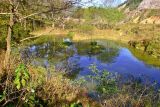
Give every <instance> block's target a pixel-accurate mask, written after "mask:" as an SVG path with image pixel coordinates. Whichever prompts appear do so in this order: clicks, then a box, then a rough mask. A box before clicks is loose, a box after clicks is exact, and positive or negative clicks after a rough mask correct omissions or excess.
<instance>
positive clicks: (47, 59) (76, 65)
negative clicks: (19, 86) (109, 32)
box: [21, 41, 160, 84]
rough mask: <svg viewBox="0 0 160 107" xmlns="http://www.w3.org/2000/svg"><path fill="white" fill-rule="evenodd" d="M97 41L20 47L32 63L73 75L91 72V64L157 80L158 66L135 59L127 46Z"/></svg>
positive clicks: (125, 74)
mask: <svg viewBox="0 0 160 107" xmlns="http://www.w3.org/2000/svg"><path fill="white" fill-rule="evenodd" d="M57 44H58V43H57ZM98 44H99V45H98V46H97V47H95V48H92V46H91V45H90V43H88V42H78V43H73V45H71V46H68V47H67V46H63V45H62V44H61V43H59V46H58V45H57V46H55V43H52V42H48V43H43V44H38V45H36V44H35V45H31V46H29V47H27V48H24V49H22V50H21V57H22V59H23V60H24V61H25V62H26V63H31V64H32V65H34V66H42V67H45V68H48V67H53V66H54V67H55V68H56V69H57V71H61V70H62V71H64V72H69V73H68V74H69V77H70V78H72V79H79V78H81V77H85V76H88V75H92V72H91V70H90V69H89V67H90V65H91V64H94V65H96V66H97V69H99V70H100V71H103V70H107V71H109V72H111V73H114V74H119V75H121V76H122V79H124V78H125V79H127V78H128V79H132V78H133V79H134V78H136V79H140V80H141V81H144V82H146V81H147V82H151V83H152V82H157V83H158V84H160V68H158V67H155V66H153V65H147V64H146V63H145V62H143V61H141V60H139V59H137V58H136V57H135V56H134V55H133V54H132V53H131V51H130V50H129V49H128V48H126V47H121V46H119V45H117V44H115V43H113V42H110V41H98Z"/></svg>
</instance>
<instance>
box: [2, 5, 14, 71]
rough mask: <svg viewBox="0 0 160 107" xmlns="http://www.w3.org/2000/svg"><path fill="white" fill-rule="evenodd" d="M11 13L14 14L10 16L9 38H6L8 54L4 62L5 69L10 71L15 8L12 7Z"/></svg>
mask: <svg viewBox="0 0 160 107" xmlns="http://www.w3.org/2000/svg"><path fill="white" fill-rule="evenodd" d="M10 12H11V13H13V14H10V20H9V27H8V34H7V38H6V42H7V50H6V54H5V60H4V68H5V69H8V67H9V62H10V54H11V35H12V27H13V24H14V21H13V18H14V8H13V6H12V5H11V6H10Z"/></svg>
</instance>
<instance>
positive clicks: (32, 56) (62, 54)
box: [21, 42, 73, 63]
mask: <svg viewBox="0 0 160 107" xmlns="http://www.w3.org/2000/svg"><path fill="white" fill-rule="evenodd" d="M72 54H73V52H71V51H70V52H67V51H66V48H64V47H63V45H62V43H60V42H55V43H53V42H47V43H42V44H38V45H32V46H30V47H27V48H25V49H22V50H21V58H22V59H23V60H24V62H26V63H31V62H33V61H37V62H43V60H48V62H51V63H52V62H59V61H62V60H64V59H66V58H68V57H69V56H71V55H72Z"/></svg>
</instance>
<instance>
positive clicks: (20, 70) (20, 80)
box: [14, 64, 30, 90]
mask: <svg viewBox="0 0 160 107" xmlns="http://www.w3.org/2000/svg"><path fill="white" fill-rule="evenodd" d="M29 78H30V75H29V72H28V69H27V68H26V66H25V65H24V64H20V65H19V66H18V67H17V69H16V71H15V79H14V84H15V85H16V87H17V89H18V90H19V89H20V88H22V87H25V86H26V85H27V81H28V80H29Z"/></svg>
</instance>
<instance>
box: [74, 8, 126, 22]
mask: <svg viewBox="0 0 160 107" xmlns="http://www.w3.org/2000/svg"><path fill="white" fill-rule="evenodd" d="M73 17H75V18H83V19H86V20H87V21H94V22H95V20H96V21H102V22H107V23H115V22H118V21H120V20H121V19H122V18H123V17H124V14H123V13H121V12H120V11H118V10H117V9H116V8H101V7H89V8H82V9H77V11H76V12H75V13H74V14H73Z"/></svg>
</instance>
